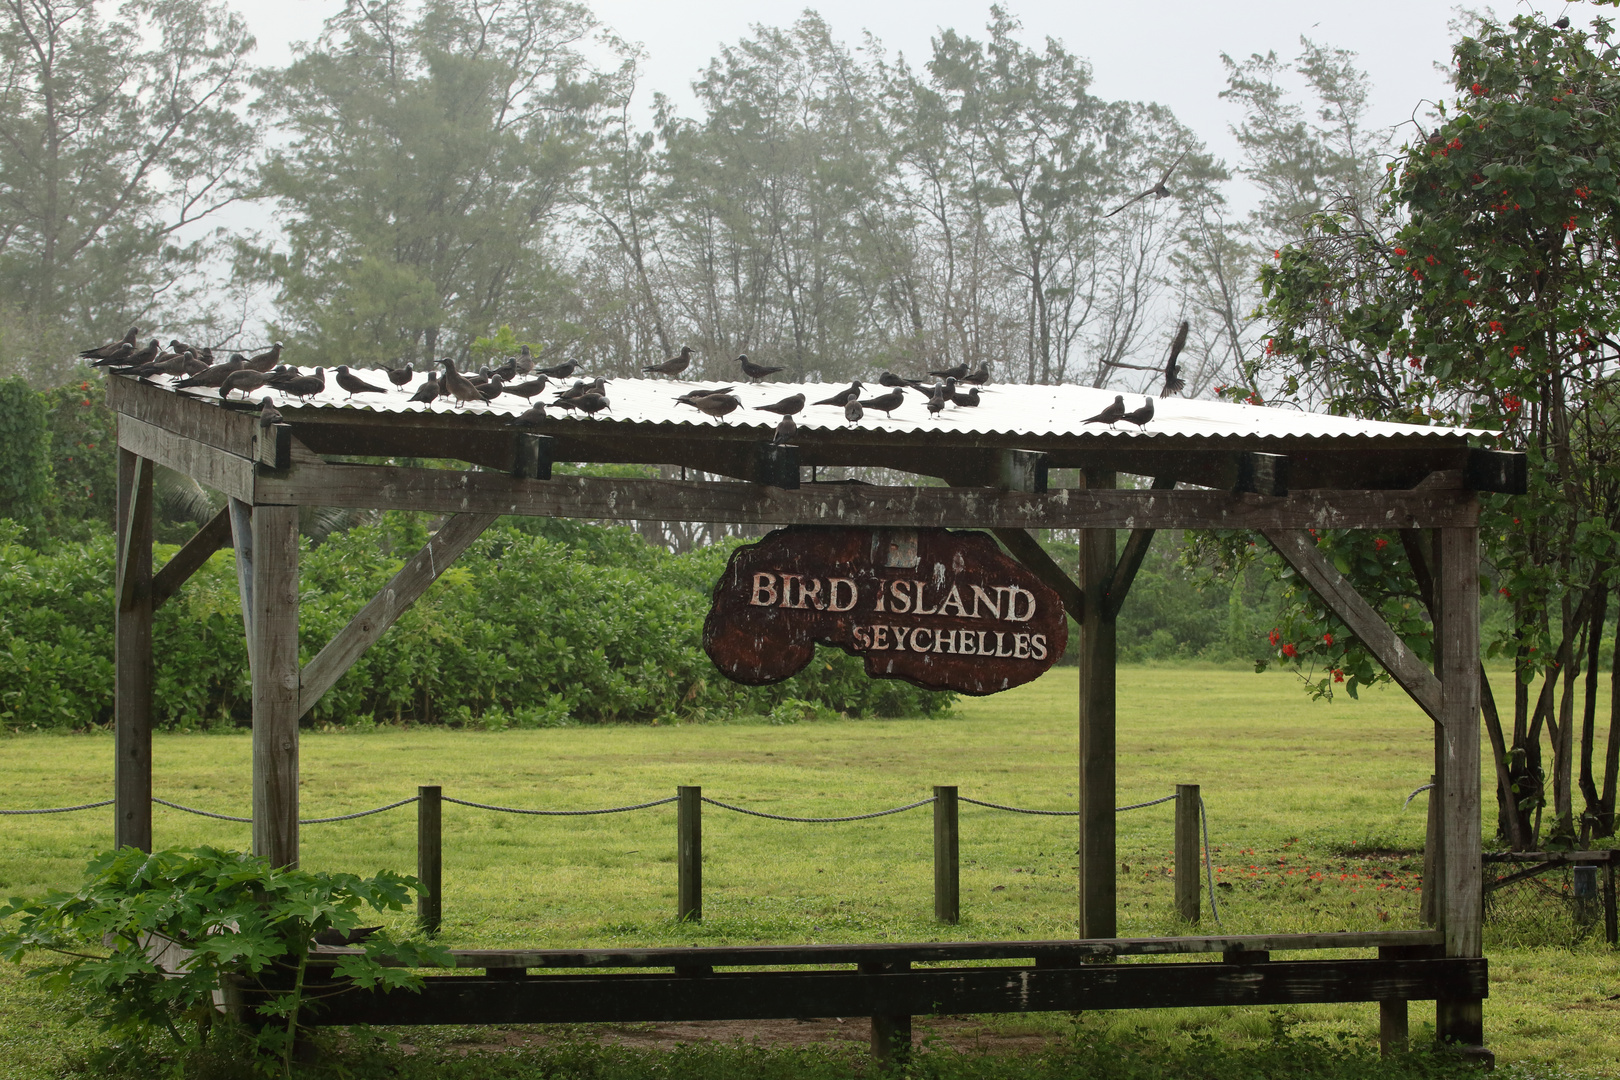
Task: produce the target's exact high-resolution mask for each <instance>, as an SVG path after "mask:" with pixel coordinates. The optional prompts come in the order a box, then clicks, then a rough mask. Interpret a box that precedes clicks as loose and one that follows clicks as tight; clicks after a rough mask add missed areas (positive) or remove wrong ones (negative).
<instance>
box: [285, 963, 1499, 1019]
mask: <svg viewBox="0 0 1620 1080" xmlns="http://www.w3.org/2000/svg"><path fill="white" fill-rule="evenodd" d="M1486 990H1487V970H1486V964H1485V961H1484V960H1483V959H1435V960H1339V961H1284V962H1275V961H1274V962H1272V963H1267V964H1221V963H1213V964H1212V963H1207V962H1197V963H1179V964H1102V965H1099V964H1091V965H1079V966H1075V967H1062V968H1007V967H987V968H956V969H947V970H939V969H921V970H911V971H884V972H881V973H879V972H870V973H868V972H860V971H758V972H735V973H728V974H725V975H718V976H710V977H692V976H682V975H680V974H666V973H656V974H655V973H651V972H647V973H636V974H624V975H612V974H587V975H562V976H555V975H552V976H531V977H529V978H524V979H512V978H490V977H488V976H483V977H480V976H468V975H452V976H430V977H428V978H427V979H425V980H424V985H423V986H422V987H421V989H420V990H419V991H418V990H414V989H413V990H409V991H401V990H396V991H388V992H380V993H379V992H371V993H367V992H364V991H355V992H352V993H339V994H330V995H327V996H325V997H324V998H323V1000H322V1007H321V1009H320V1010H318V1011H317V1010H311V1015H310V1017H309V1022H311V1023H317V1024H324V1025H333V1024H357V1023H367V1024H532V1023H553V1024H555V1023H581V1022H591V1021H610V1022H617V1023H630V1022H650V1021H673V1020H764V1019H779V1018H792V1017H799V1016H879V1015H887V1016H928V1015H943V1014H956V1013H991V1012H995V1013H1003V1012H1060V1011H1063V1012H1077V1011H1081V1010H1090V1009H1140V1008H1197V1007H1207V1006H1214V1005H1250V1006H1254V1005H1290V1004H1304V1003H1313V1002H1344V1001H1384V1000H1391V999H1403V1000H1427V999H1434V998H1437V997H1441V996H1445V995H1460V994H1477V995H1483V994H1484V993H1485V992H1486Z"/></svg>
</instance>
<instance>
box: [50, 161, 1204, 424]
mask: <svg viewBox="0 0 1620 1080" xmlns="http://www.w3.org/2000/svg"><path fill="white" fill-rule="evenodd" d="M1174 167H1175V166H1174V165H1172V166H1171V168H1172V169H1174ZM1168 175H1169V174H1168V173H1167V174H1166V179H1168ZM1159 186H1161V187H1162V186H1163V181H1160V185H1159ZM1148 194H1153V191H1152V190H1149V191H1148V192H1146V193H1144V196H1142V197H1145V196H1146V195H1148ZM139 333H140V330H139V328H138V327H134V326H132V327H130V328H129V332H128V333H127V334H125V335H124V337H123V338H122V339H120V340H118V341H115V342H112V343H110V344H108V345H102V346H100V347H98V348H94V349H86V350H84V351H83V352H81V353H80V354H79V355H80V357H81V358H83V359H85V360H88V361H90V362H91V363H92V364H94V365H95V366H97V367H105V368H107V369H109V370H110V371H112V372H114V373H116V374H121V375H130V376H133V377H136V378H143V379H149V378H152V377H153V376H157V375H166V376H169V377H170V378H172V379H173V380H174V382H173V384H172V385H173V387H174V388H175V389H177V390H186V389H212V390H217V391H218V393H219V396H220V398H221V399H222V400H227V399H229V398H230V396H231V395H232V394H233V393H234V394H240V395H242V396H243V397H244V398H249V399H250V398H251V396H252V395H253V394H254V393H256V392H257V391H260V390H264V389H270V390H275V391H277V392H279V393H281V394H283V395H285V396H287V397H292V398H300V399H306V398H310V397H313V396H315V395H316V394H319V393H321V392H322V391H324V390H325V389H326V369H325V368H324V367H317V368H316V369H315V370H314V371H313V372H310V373H305V372H303V371H301V370H299V369H298V368H297V367H294V366H291V365H287V364H283V363H281V350H282V345H281V343H280V342H279V341H278V342H276V343H275V344H274V345H272V346H271V347H270V348H268V349H266V350H264V351H263V352H260V353H257V354H255V355H253V356H245V355H243V354H242V353H239V352H238V353H232V354H231V356H230V358H229V359H227V360H225V361H223V362H219V363H215V362H214V355H213V350H212V349H210V348H207V347H197V346H193V345H188V344H186V343H185V342H182V341H178V340H176V341H171V342H170V343H169V348H168V349H167V350H165V349H164V348H163V347H162V346H161V345H160V344H159V343H158V340H157V339H156V338H153V339H151V340H150V341H149V342H147V344H146V345H145V346H144V347H137V345H136V340H137V338H138V337H139ZM1186 344H1187V324H1186V323H1185V322H1183V323H1182V324H1181V326H1180V328H1179V330H1178V331H1177V333H1176V337H1175V340H1174V342H1173V343H1172V344H1171V346H1170V359H1169V361H1168V363H1167V364H1166V365H1165V370H1164V375H1165V383H1164V391H1163V392H1164V393H1165V394H1175V393H1179V392H1180V391H1181V389H1182V381H1181V379H1180V378H1179V377H1178V375H1177V358H1178V357H1179V356H1180V355H1181V351H1182V349H1183V348H1185V347H1186ZM439 363H440V364H442V365H443V367H444V372H443V374H442V375H441V374H440V373H439V372H438V371H437V370H433V369H430V370H428V371H427V373H426V376H427V378H426V381H425V382H423V383H422V385H421V386H419V387H418V388H417V389H416V392H415V393H413V394H412V395H411V397H410V400H411V401H413V402H420V403H424V404H425V403H428V402H432V401H434V400H436V399H438V398H441V397H442V398H445V399H446V400H451V401H454V402H455V404H456V407H457V408H460V407H462V406H464V405H466V404H469V403H476V402H480V401H481V402H486V403H488V402H492V401H494V400H495V399H496V398H497V397H499V396H501V395H502V394H511V395H512V396H514V397H519V398H522V399H524V400H525V401H529V402H531V404H530V406H529V408H528V409H527V410H526V411H524V412H522V413H520V414H518V415H517V416H515V417H514V418H513V422H514V423H516V424H520V425H525V426H532V425H534V424H536V423H538V422H539V421H541V420H544V419H546V418H547V416H548V413H547V411H546V410H547V409H548V408H551V409H565V410H569V411H577V412H580V413H584V414H585V415H587V416H595V415H596V414H597V413H599V412H603V411H608V412H611V411H612V404H611V402H609V400H608V397H607V380H606V379H602V378H597V379H594V380H591V381H589V382H587V381H585V380H583V379H576V380H575V381H574V384H573V385H572V386H571V387H569V388H568V389H566V390H561V391H560V392H559V393H558V394H557V395H556V396H555V397H553V398H552V399H551V400H549V401H536V400H535V398H537V397H538V396H539V395H540V393H541V392H542V391H543V390H545V389H546V388H547V387H548V386H550V385H551V383H552V382H553V381H558V382H560V381H561V380H565V379H568V378H570V377H572V376H573V374H574V372H575V371H576V370H577V369H578V366H579V365H578V361H574V360H568V361H565V362H563V363H560V364H555V365H553V366H551V367H544V368H542V367H537V359H536V357H535V356H534V355H533V354H532V353H531V352H530V350H529V346H527V345H525V346H523V347H522V350H521V351H520V353H519V354H518V355H517V356H512V357H508V358H507V359H506V360H505V362H504V363H502V364H501V365H500V366H499V367H496V368H494V369H489V368H486V369H484V370H482V371H480V372H477V373H476V374H475V373H471V372H462V371H458V370H457V369H456V365H455V361H454V360H452V359H450V358H448V357H447V358H445V359H444V360H441V361H439ZM691 363H692V349H691V348H690V347H683V348H682V349H681V351H680V353H679V355H677V356H673V357H671V358H670V359H668V360H666V361H664V362H663V363H661V364H653V365H650V366H648V367H645V368H643V369H642V371H643V372H644V373H646V374H649V375H668V376H670V377H671V378H674V377H676V376H679V375H681V374H682V373H684V372H685V371H686V369H687V368H688V367H690V366H691ZM737 364H738V365H739V367H740V369H741V371H742V375H743V378H744V379H745V380H746V381H747V382H749V383H760V382H763V381H764V380H765V379H767V378H769V377H770V376H772V375H775V374H777V373H779V372H781V371H782V370H783V369H782V368H780V367H767V366H764V365H761V364H756V363H754V362H753V361H751V360H749V359H748V357H747V356H746V355H743V356H739V357H737ZM415 374H416V373H415V371H414V370H413V369H412V367H411V365H409V364H405V365H403V366H402V367H398V368H393V369H390V370H388V371H387V372H386V375H387V378H388V381H389V382H390V383H392V384H393V386H394V388H396V389H401V390H402V389H404V388H405V387H407V386H408V385H409V384H410V383H411V381H412V380H413V378H414V377H415ZM928 374H929V375H930V376H932V377H933V378H935V379H938V380H939V381H938V382H934V383H925V382H923V381H921V380H919V379H909V378H906V377H904V376H902V375H896V374H894V373H893V372H890V371H885V372H884V373H883V374H882V376H880V377H879V379H878V382H879V384H880V385H881V386H882V387H883V388H884V392H883V393H880V394H877V395H876V396H873V397H864V398H863V397H862V396H861V394H862V392H863V391H865V390H866V389H867V387H866V385H865V384H864V383H862V382H861V381H860V380H859V379H856V380H855V381H853V382H851V383H850V385H849V386H848V387H847V388H845V389H843V390H840V391H839V392H838V393H836V394H834V395H832V396H831V397H828V398H824V399H822V400H821V401H814V402H810V407H812V408H814V407H830V408H836V409H842V410H843V411H844V419H845V420H847V421H848V422H849V423H850V425H852V426H853V425H856V424H859V423H860V422H861V419H862V418H863V417H865V416H866V415H867V414H868V413H879V412H881V413H883V414H884V416H885V417H892V416H893V414H894V411H895V410H896V409H898V408H900V407H901V406H902V405H904V404H906V402H907V400H908V396H907V394H908V391H911V392H915V393H917V394H919V395H921V396H922V398H923V402H924V408H925V409H926V410H927V411H928V414H929V416H931V417H937V416H938V415H939V414H940V413H942V412H943V411H944V410H945V409H946V408H949V407H957V408H969V409H971V408H975V407H977V406H978V404H979V400H980V398H979V394H980V391H981V389H983V388H984V387H985V386H986V385H987V384H988V383H989V382H990V370H989V368H988V367H987V366H984V365H981V366H980V367H979V368H978V369H977V370H970V369H969V367H968V365H967V364H957V365H956V366H955V367H950V368H943V369H939V370H934V371H930V372H928ZM333 379H334V381H335V382H336V383H337V385H338V388H339V389H341V390H344V391H346V392H347V393H348V395H349V397H350V399H351V400H352V399H353V398H354V397H355V396H356V395H357V394H383V393H387V392H388V388H387V387H384V386H378V385H376V384H374V383H370V382H367V381H366V380H365V379H362V378H361V377H360V376H358V375H356V374H355V373H354V372H352V371H350V370H349V368H348V366H347V365H344V364H340V365H338V366H337V368H336V369H335V371H334V374H333ZM962 387H967V388H968V389H966V390H963V389H961V388H962ZM553 389H557V388H556V387H553ZM736 391H737V387H736V386H735V385H732V386H723V387H717V388H714V389H699V390H692V391H689V392H687V393H685V394H682V395H680V396H679V397H677V398H675V399H674V400H675V401H676V402H677V403H678V404H682V405H689V406H691V407H692V408H694V409H696V410H697V411H698V412H700V413H703V414H704V415H705V416H711V417H714V418H715V419H716V420H721V419H723V418H724V417H726V416H729V415H730V414H731V413H733V412H736V411H737V410H738V409H741V408H744V404H743V401H742V398H740V397H739V396H738V395H737V392H736ZM990 392H992V393H993V392H994V391H990ZM752 409H753V411H756V412H768V413H774V414H776V415H777V416H780V417H781V421H780V422H779V423H778V424H777V427H776V433H775V435H774V437H773V438H772V442H775V443H785V442H787V441H788V440H790V439H791V438H792V437H793V436H794V435H795V433H796V432H797V431H798V425H797V423H796V422H795V421H794V419H793V418H794V417H795V416H796V415H798V414H799V413H800V412H802V411H803V410H804V409H805V395H804V394H802V393H799V394H792V395H790V396H788V397H785V398H782V399H781V400H780V401H775V402H769V403H766V404H760V405H754V406H752ZM1153 409H1154V406H1153V398H1151V397H1148V398H1145V399H1144V401H1143V403H1142V405H1140V406H1139V407H1137V408H1135V409H1127V408H1126V406H1125V396H1124V395H1123V394H1117V395H1115V397H1114V400H1113V402H1112V403H1111V404H1109V405H1108V406H1106V407H1105V408H1104V409H1103V410H1102V411H1101V412H1099V413H1098V414H1097V415H1095V416H1092V417H1088V418H1087V419H1086V420H1085V421H1083V422H1084V423H1087V424H1107V425H1108V426H1109V427H1110V428H1112V427H1113V426H1114V425H1115V424H1117V423H1120V422H1124V423H1127V424H1135V425H1137V427H1139V428H1140V427H1145V426H1146V425H1147V423H1148V421H1150V420H1152V419H1153ZM281 420H282V417H281V413H280V412H279V411H278V410H277V409H276V407H275V403H274V400H273V399H272V398H271V397H269V396H266V397H264V398H263V400H262V401H261V402H260V413H259V422H260V423H261V424H263V425H266V426H268V425H270V424H274V423H280V422H281Z"/></svg>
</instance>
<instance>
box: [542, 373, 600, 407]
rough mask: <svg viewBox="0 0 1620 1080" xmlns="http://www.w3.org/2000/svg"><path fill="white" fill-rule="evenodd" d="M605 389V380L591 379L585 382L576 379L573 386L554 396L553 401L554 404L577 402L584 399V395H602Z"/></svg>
mask: <svg viewBox="0 0 1620 1080" xmlns="http://www.w3.org/2000/svg"><path fill="white" fill-rule="evenodd" d="M606 389H607V380H606V379H600V378H597V379H592V380H591V381H590V382H585V381H584V380H582V379H576V380H575V381H574V385H573V386H570V387H569V388H568V389H567V390H564V391H563V392H562V393H560V394H558V395H557V396H556V398H554V399H553V401H554V402H561V401H578V400H579V399H580V398H582V397H584V396H585V395H586V394H600V393H603V392H604V391H605V390H606Z"/></svg>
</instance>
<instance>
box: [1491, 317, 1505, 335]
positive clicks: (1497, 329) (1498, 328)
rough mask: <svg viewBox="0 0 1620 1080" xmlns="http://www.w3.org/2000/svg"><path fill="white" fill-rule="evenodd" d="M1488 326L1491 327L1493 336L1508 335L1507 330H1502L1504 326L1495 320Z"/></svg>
mask: <svg viewBox="0 0 1620 1080" xmlns="http://www.w3.org/2000/svg"><path fill="white" fill-rule="evenodd" d="M1488 325H1489V326H1490V328H1491V333H1493V334H1505V333H1507V331H1506V330H1504V329H1502V324H1501V323H1499V322H1497V321H1496V320H1495V319H1492V320H1491V321H1490V323H1489V324H1488Z"/></svg>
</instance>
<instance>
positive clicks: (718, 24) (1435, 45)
mask: <svg viewBox="0 0 1620 1080" xmlns="http://www.w3.org/2000/svg"><path fill="white" fill-rule="evenodd" d="M232 2H233V3H234V5H235V6H236V7H237V8H238V9H240V10H241V11H242V12H243V13H244V14H245V15H246V16H247V19H248V22H249V25H250V26H251V27H252V29H253V31H254V33H255V34H256V35H257V36H258V39H259V55H258V62H259V63H261V64H274V63H281V62H284V61H285V59H286V58H287V56H288V55H289V47H290V44H291V43H292V42H294V41H305V40H309V39H312V38H313V37H315V35H316V34H317V33H319V30H320V25H321V21H322V20H323V19H324V18H326V17H327V16H328V15H330V14H332V13H334V12H336V11H339V10H341V9H342V6H343V5H342V3H341V0H278V2H277V3H274V4H267V3H264V2H262V0H232ZM589 6H590V7H591V8H592V9H593V10H594V11H595V12H596V14H597V17H598V18H599V19H600V20H601V21H602V22H603V23H604V24H606V25H607V26H609V27H612V28H613V29H614V30H615V31H617V32H618V33H619V34H620V35H621V36H622V37H624V38H625V39H626V40H629V41H632V42H639V43H640V44H641V45H642V47H643V48H644V49H645V50H646V52H647V59H646V66H645V76H644V77H643V79H642V82H641V86H642V87H644V88H645V89H646V90H647V91H648V93H647V97H648V99H649V100H650V98H651V91H653V90H660V91H663V92H664V93H666V94H669V95H670V96H671V97H673V98H675V99H676V100H677V101H678V102H681V103H683V104H686V105H688V106H689V105H690V102H691V100H692V97H691V92H690V90H689V84H690V83H691V81H692V79H693V78H694V77H696V75H697V74H698V73H699V72H700V71H701V70H702V68H703V67H704V66H705V65H706V64H707V62H708V60H709V58H710V57H712V56H714V55H715V53H716V51H717V49H718V46H719V45H720V44H721V43H723V42H734V41H736V40H737V39H738V38H740V37H743V36H745V35H747V34H748V33H749V28H750V27H751V26H753V25H755V24H764V25H772V26H785V25H788V24H790V23H792V22H793V20H794V19H796V18H797V17H798V16H799V14H800V13H801V12H802V11H804V10H805V8H806V7H813V8H814V9H815V10H816V11H818V12H820V14H821V15H822V17H823V18H825V19H826V20H827V22H828V23H829V24H830V25H831V26H832V28H833V32H834V33H835V34H836V35H837V36H838V37H839V38H840V39H842V40H844V41H845V42H847V43H848V44H850V45H852V46H853V45H858V44H859V43H860V41H861V38H862V34H863V33H864V32H865V31H870V32H872V33H873V34H875V35H876V36H877V37H878V38H879V40H881V41H882V43H883V44H884V46H885V47H886V49H887V50H888V51H889V52H890V53H896V52H899V53H904V54H905V55H906V57H907V58H908V59H909V60H910V61H911V62H912V63H913V64H914V65H919V66H920V65H921V64H922V63H923V62H924V61H926V60H927V58H928V54H929V39H930V38H931V37H933V36H934V35H935V34H937V33H938V31H939V29H940V28H942V27H952V28H954V29H956V30H957V31H958V32H961V33H965V34H969V35H971V36H974V37H979V38H981V39H982V38H983V36H984V35H983V33H982V31H983V27H984V24H985V22H986V21H987V18H988V14H989V4H988V3H984V2H978V0H926V2H923V0H877V2H873V0H822V2H820V3H816V4H813V5H807V4H804V3H794V2H790V0H747V2H744V0H686V2H684V3H683V2H677V0H589ZM1004 6H1005V7H1006V8H1007V9H1008V10H1009V11H1010V12H1011V13H1012V14H1013V15H1014V16H1015V17H1016V18H1017V19H1018V20H1019V21H1020V22H1021V23H1022V24H1023V27H1024V39H1025V41H1026V42H1028V43H1029V44H1030V45H1032V46H1036V47H1038V46H1039V45H1040V44H1041V43H1042V42H1043V41H1044V39H1045V38H1047V37H1049V36H1050V37H1055V38H1057V39H1059V40H1060V41H1062V42H1063V44H1064V45H1065V46H1066V47H1067V48H1068V49H1069V50H1070V51H1071V52H1073V53H1075V54H1077V55H1079V56H1081V57H1084V58H1085V59H1087V60H1088V61H1090V63H1091V65H1092V68H1093V71H1094V73H1095V83H1094V92H1095V93H1096V94H1097V95H1098V96H1100V97H1104V98H1108V99H1130V100H1137V101H1157V102H1159V103H1161V104H1164V105H1168V106H1170V108H1171V109H1173V110H1174V111H1175V113H1176V115H1177V116H1178V117H1179V118H1180V119H1181V121H1182V122H1183V123H1185V124H1187V125H1188V126H1189V127H1191V128H1192V129H1193V130H1194V131H1196V132H1198V134H1199V135H1200V136H1201V137H1202V138H1203V139H1204V140H1205V141H1206V142H1207V143H1208V144H1209V146H1210V148H1211V149H1212V150H1214V151H1215V152H1216V153H1217V154H1219V155H1221V156H1224V157H1225V158H1227V160H1228V162H1229V163H1231V164H1235V163H1236V161H1237V158H1238V153H1237V147H1236V143H1235V142H1234V140H1233V139H1232V138H1231V136H1230V134H1229V133H1228V126H1229V125H1230V124H1231V123H1232V122H1233V121H1234V120H1235V119H1236V113H1235V110H1234V109H1233V108H1232V107H1231V106H1229V105H1228V104H1227V103H1225V102H1223V101H1222V100H1221V99H1220V98H1219V97H1218V96H1217V95H1218V94H1219V93H1220V91H1221V89H1222V87H1223V86H1224V85H1225V74H1224V71H1223V68H1222V66H1221V53H1223V52H1225V53H1227V54H1229V55H1231V56H1233V57H1234V58H1241V57H1244V56H1247V55H1248V54H1250V53H1257V52H1258V53H1264V52H1267V51H1269V50H1275V51H1276V52H1277V53H1278V54H1279V55H1280V56H1283V57H1285V58H1290V57H1293V56H1294V55H1296V54H1297V52H1298V49H1299V39H1300V36H1301V35H1306V36H1309V37H1311V38H1312V39H1313V40H1315V41H1318V42H1320V43H1323V44H1327V45H1332V46H1335V47H1338V48H1345V49H1351V50H1353V51H1355V52H1356V53H1358V54H1359V55H1360V61H1361V64H1362V66H1363V67H1364V69H1365V70H1366V71H1367V72H1368V73H1369V75H1370V76H1371V78H1372V82H1373V94H1374V97H1373V112H1374V116H1373V118H1372V119H1373V121H1374V123H1375V124H1378V125H1394V124H1397V123H1400V122H1402V121H1404V120H1406V119H1407V118H1408V117H1409V116H1411V114H1412V112H1413V110H1414V108H1416V107H1418V105H1419V103H1420V102H1422V101H1423V100H1424V99H1431V100H1432V99H1434V98H1436V97H1437V96H1439V95H1441V94H1443V93H1444V92H1445V81H1444V78H1443V77H1442V75H1441V74H1440V73H1439V72H1437V71H1436V70H1435V64H1436V63H1437V62H1444V61H1446V60H1447V59H1448V57H1449V55H1450V47H1451V35H1450V33H1449V32H1448V30H1447V27H1446V24H1447V21H1448V20H1449V19H1450V18H1451V17H1452V13H1453V10H1454V8H1453V5H1452V4H1450V3H1447V2H1443V0H1354V2H1351V0H1235V2H1234V0H1158V2H1155V3H1152V4H1141V3H1121V2H1119V0H1113V2H1107V3H1105V2H1101V0H1007V3H1006V4H1005V5H1004ZM1473 6H1479V5H1473ZM1532 8H1534V9H1536V10H1540V11H1544V12H1546V13H1548V16H1549V17H1550V18H1556V17H1557V16H1558V15H1559V14H1563V13H1566V12H1567V13H1568V14H1570V16H1571V17H1572V18H1573V19H1575V20H1576V21H1578V22H1581V23H1585V22H1587V21H1588V20H1590V18H1591V17H1592V14H1593V13H1594V12H1595V9H1594V8H1593V7H1592V5H1590V4H1586V3H1573V4H1570V3H1563V2H1546V0H1520V2H1518V3H1507V4H1502V3H1499V4H1498V5H1497V11H1498V13H1499V14H1501V15H1503V16H1507V15H1510V14H1513V13H1517V12H1520V11H1528V10H1530V9H1532Z"/></svg>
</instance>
